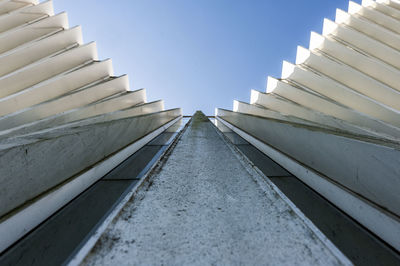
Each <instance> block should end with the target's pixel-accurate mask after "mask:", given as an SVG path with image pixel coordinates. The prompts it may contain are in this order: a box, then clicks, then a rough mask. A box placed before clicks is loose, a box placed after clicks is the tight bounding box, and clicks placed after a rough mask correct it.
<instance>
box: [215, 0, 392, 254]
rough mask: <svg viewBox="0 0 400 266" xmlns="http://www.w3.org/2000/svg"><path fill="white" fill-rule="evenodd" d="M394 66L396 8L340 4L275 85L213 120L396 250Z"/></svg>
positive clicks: (383, 0)
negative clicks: (223, 125) (332, 19)
mask: <svg viewBox="0 0 400 266" xmlns="http://www.w3.org/2000/svg"><path fill="white" fill-rule="evenodd" d="M399 59H400V4H399V2H396V1H393V0H378V1H372V0H363V1H362V4H361V5H360V4H357V3H354V2H352V1H350V2H349V8H348V12H345V11H342V10H339V9H338V10H337V12H336V19H335V22H333V21H330V20H328V19H325V20H324V26H323V33H322V35H320V34H318V33H315V32H312V33H311V38H310V46H309V49H306V48H303V47H299V48H298V51H297V58H296V64H291V63H289V62H284V63H283V69H282V76H281V78H280V79H276V78H272V77H269V78H268V82H267V90H266V93H263V92H258V91H252V92H251V101H250V104H246V103H242V102H238V101H235V102H234V110H233V112H231V111H227V110H223V109H216V117H217V118H218V119H219V120H220V121H223V122H224V123H225V124H226V125H227V126H229V127H231V129H232V130H233V131H235V132H236V133H238V134H239V135H241V136H242V137H244V138H245V139H247V140H248V141H249V142H251V143H252V144H253V145H255V146H256V147H257V148H259V149H260V150H261V151H263V152H264V153H265V154H267V155H269V156H271V158H273V159H275V160H276V161H277V162H278V163H280V164H281V165H284V166H285V165H286V166H287V167H288V168H287V169H290V170H291V171H292V173H293V174H294V175H296V176H297V177H298V178H300V179H301V180H302V181H303V182H305V183H306V184H308V185H309V186H310V187H312V188H313V189H314V190H316V191H317V192H319V193H320V194H322V195H323V196H324V197H325V198H327V199H328V200H330V201H331V202H332V203H333V204H334V205H336V206H337V207H339V208H340V209H341V210H343V211H344V212H346V213H347V214H348V215H350V216H351V217H352V218H354V219H355V220H357V221H358V222H359V223H360V224H362V225H363V226H365V227H366V228H368V229H369V230H370V231H372V232H373V233H375V234H376V235H377V236H378V237H380V238H381V239H383V240H384V241H385V242H386V243H388V244H389V245H391V246H392V247H393V248H394V249H396V250H398V251H399V250H400V241H399V240H400V209H399V208H398V206H400V198H399V193H398V192H399V190H400V161H399V158H400V85H399V84H400V79H399V77H400V64H399ZM338 147H339V148H338ZM327 184H329V186H327ZM328 187H331V188H328ZM333 191H337V193H339V194H340V195H342V197H343V198H349V199H351V200H348V201H346V200H342V199H339V198H338V197H337V196H334V195H333V194H332V192H333ZM339 194H338V195H339ZM360 208H361V209H363V210H364V211H363V212H360Z"/></svg>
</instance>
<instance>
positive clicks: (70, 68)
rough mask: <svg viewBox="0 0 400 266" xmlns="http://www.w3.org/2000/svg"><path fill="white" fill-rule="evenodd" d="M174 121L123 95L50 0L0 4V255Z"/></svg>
mask: <svg viewBox="0 0 400 266" xmlns="http://www.w3.org/2000/svg"><path fill="white" fill-rule="evenodd" d="M180 117H181V110H180V109H173V110H166V111H165V110H164V107H163V102H162V101H156V102H150V103H146V93H145V90H138V91H129V83H128V78H127V76H126V75H124V76H119V77H116V76H114V75H113V70H112V64H111V60H110V59H107V60H98V58H97V51H96V44H95V43H93V42H92V43H88V44H84V43H83V42H82V36H81V28H80V27H79V26H78V27H72V28H69V27H68V21H67V15H66V13H60V14H57V15H54V14H53V6H52V1H45V2H42V3H39V1H37V0H18V1H16V0H15V1H14V0H2V1H0V184H1V185H0V195H1V196H0V235H1V241H0V252H1V251H3V250H4V249H5V248H7V247H8V246H9V245H10V244H12V243H13V242H14V241H16V240H17V239H18V238H20V237H21V236H23V235H24V234H26V233H27V232H29V230H31V229H32V228H34V227H35V226H36V225H38V224H39V223H41V222H42V221H43V220H45V219H46V218H47V217H49V216H50V215H51V214H53V213H54V212H55V211H57V210H58V209H59V208H61V207H62V206H63V205H65V204H66V203H67V202H68V201H70V200H71V199H73V198H74V197H75V196H77V195H78V194H79V193H81V192H82V191H84V190H85V189H86V188H87V187H89V186H90V185H91V184H93V183H94V182H96V181H97V180H98V179H99V178H100V177H101V176H103V175H104V174H105V173H107V172H108V171H110V170H111V169H112V168H114V167H115V166H116V165H118V164H119V163H120V162H122V161H123V160H124V159H126V158H127V157H128V156H130V155H131V154H132V153H134V152H135V151H136V150H138V149H139V148H140V147H142V146H143V145H145V144H146V143H147V142H148V141H150V140H151V139H152V138H154V137H155V136H157V135H158V134H160V133H161V132H162V131H163V130H165V128H166V127H168V126H170V125H172V124H173V123H175V122H176V121H177V120H178V119H180Z"/></svg>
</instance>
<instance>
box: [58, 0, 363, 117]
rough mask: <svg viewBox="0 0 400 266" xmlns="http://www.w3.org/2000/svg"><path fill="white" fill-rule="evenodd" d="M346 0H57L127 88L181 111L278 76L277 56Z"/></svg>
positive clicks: (225, 102) (240, 94) (290, 55)
mask: <svg viewBox="0 0 400 266" xmlns="http://www.w3.org/2000/svg"><path fill="white" fill-rule="evenodd" d="M356 2H360V1H357V0H356ZM347 6H348V0H301V1H300V0H274V1H272V0H113V1H110V0H107V1H106V0H54V7H55V10H56V13H59V12H61V11H67V12H68V15H69V21H70V26H74V25H82V28H83V37H84V41H85V42H89V41H93V40H94V41H96V42H97V47H98V50H99V57H100V58H101V59H105V58H112V59H113V65H114V71H115V74H117V75H121V74H128V75H129V79H130V86H131V90H136V89H140V88H146V89H147V97H148V101H152V100H157V99H163V100H164V101H165V106H166V108H174V107H182V108H183V112H184V114H185V115H190V114H193V113H194V111H195V110H202V111H203V112H204V113H206V114H207V115H213V114H214V109H215V107H221V108H227V109H232V102H233V100H234V99H237V100H241V101H246V102H248V101H249V98H250V90H251V89H257V90H261V91H265V86H266V77H267V76H274V77H280V74H281V66H282V60H287V61H290V62H294V60H295V55H296V49H297V45H302V46H304V47H308V42H309V36H310V31H316V32H321V29H322V22H323V18H324V17H326V18H330V19H332V20H333V19H334V16H335V10H336V8H341V9H343V10H346V11H347Z"/></svg>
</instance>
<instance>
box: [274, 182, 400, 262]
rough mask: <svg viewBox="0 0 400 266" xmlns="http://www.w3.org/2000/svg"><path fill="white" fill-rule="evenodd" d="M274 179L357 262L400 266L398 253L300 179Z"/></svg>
mask: <svg viewBox="0 0 400 266" xmlns="http://www.w3.org/2000/svg"><path fill="white" fill-rule="evenodd" d="M271 180H272V182H274V183H275V184H276V185H277V186H278V187H279V189H280V190H282V192H284V193H285V195H286V196H288V197H289V199H290V200H292V201H293V202H294V203H295V204H296V206H297V207H298V208H300V209H301V211H302V212H303V213H304V214H305V215H306V216H307V217H308V218H309V219H310V220H311V221H312V222H313V223H314V224H315V225H316V226H317V227H318V228H319V229H320V230H321V231H322V232H323V233H324V234H325V235H326V236H327V237H328V238H329V239H330V240H331V241H332V242H333V243H334V244H335V245H336V246H337V247H338V248H339V249H340V250H341V251H342V252H343V253H344V254H345V255H346V256H347V257H348V258H349V259H350V260H351V261H352V262H353V263H354V264H355V265H387V266H389V265H393V266H394V265H400V255H399V254H398V253H396V252H395V251H394V250H393V249H391V248H390V247H388V246H387V245H386V244H385V243H383V242H382V241H381V240H380V239H378V238H377V237H376V236H374V235H373V234H371V233H370V232H369V231H368V230H366V229H364V228H363V227H362V226H361V225H359V224H358V223H357V222H355V221H354V220H353V219H351V218H350V217H349V216H347V215H346V214H344V213H343V212H341V211H340V210H339V209H337V208H336V207H335V206H333V205H332V204H330V203H329V202H328V201H327V200H325V199H323V198H322V197H321V196H320V195H318V194H317V193H316V192H315V191H313V190H312V189H310V188H309V187H307V186H306V185H304V183H302V182H301V181H300V180H298V179H297V178H295V177H293V176H292V177H272V178H271Z"/></svg>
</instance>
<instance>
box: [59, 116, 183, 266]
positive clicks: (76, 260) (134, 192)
mask: <svg viewBox="0 0 400 266" xmlns="http://www.w3.org/2000/svg"><path fill="white" fill-rule="evenodd" d="M190 123H191V119H190V120H189V121H188V122H187V123H186V125H185V126H184V127H183V128H182V129H181V131H180V132H178V134H177V135H176V136H175V138H174V140H173V141H172V142H171V144H170V145H169V146H168V147H167V149H165V150H164V152H163V153H162V154H161V156H160V157H159V158H158V160H156V161H155V162H154V164H153V166H152V167H151V168H150V169H149V171H148V172H147V174H145V175H144V176H143V178H142V179H141V180H140V181H139V182H137V183H136V184H135V185H134V186H133V187H132V188H131V191H129V192H128V193H127V194H126V195H125V197H124V198H123V199H121V201H120V202H119V203H118V204H117V205H116V207H115V208H114V210H112V211H111V212H110V214H109V215H108V217H106V218H105V219H104V221H103V222H102V223H101V224H100V225H99V226H98V228H97V229H96V230H95V232H94V233H93V235H92V236H91V237H90V238H89V239H88V240H87V241H86V243H85V244H83V246H82V248H81V249H80V250H79V251H78V252H77V253H76V254H75V255H73V256H71V258H70V260H69V261H66V262H65V263H64V265H67V266H78V265H80V264H81V263H82V262H83V261H84V259H85V258H86V257H87V256H88V255H89V253H90V251H91V250H92V249H93V247H94V246H95V245H96V243H97V241H98V240H99V239H100V238H101V236H102V235H103V233H105V232H106V230H107V229H108V227H109V226H110V225H111V223H112V222H113V221H114V220H115V219H116V218H117V217H118V215H119V214H120V212H121V211H122V209H123V208H124V207H125V205H126V204H128V203H129V202H130V201H133V200H135V198H136V197H137V196H138V194H139V192H140V191H143V190H145V189H146V188H148V187H149V185H150V184H151V183H152V180H153V178H154V176H155V174H156V173H157V172H158V171H159V170H160V169H161V168H162V167H163V165H164V164H165V163H166V161H167V160H168V157H169V155H170V154H171V153H172V151H173V150H174V148H175V146H176V145H177V143H178V141H179V140H180V138H181V136H182V134H183V133H184V132H185V131H186V129H187V128H188V126H189V124H190Z"/></svg>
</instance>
